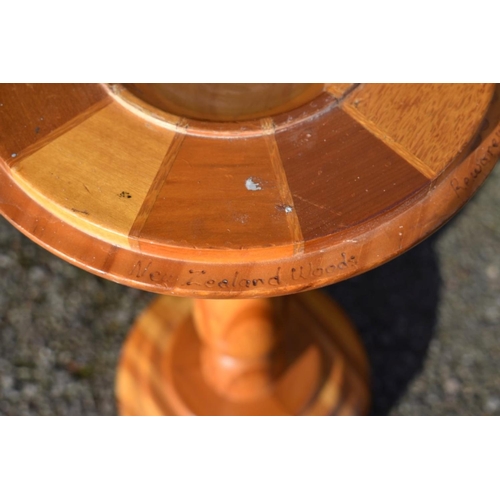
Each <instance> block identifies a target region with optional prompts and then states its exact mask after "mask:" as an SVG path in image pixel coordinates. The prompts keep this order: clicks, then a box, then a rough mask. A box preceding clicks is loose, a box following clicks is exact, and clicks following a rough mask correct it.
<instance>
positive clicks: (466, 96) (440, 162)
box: [342, 84, 495, 179]
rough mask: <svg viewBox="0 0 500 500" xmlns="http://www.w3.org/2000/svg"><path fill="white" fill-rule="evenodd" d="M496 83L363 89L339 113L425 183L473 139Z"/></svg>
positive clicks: (353, 95)
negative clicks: (394, 154) (381, 143)
mask: <svg viewBox="0 0 500 500" xmlns="http://www.w3.org/2000/svg"><path fill="white" fill-rule="evenodd" d="M494 91H495V85H494V84H402V85H401V84H400V85H395V84H364V85H361V86H359V87H358V88H357V89H355V90H354V91H353V92H352V93H351V94H350V95H349V96H348V97H347V98H346V99H345V101H344V102H343V104H342V108H343V109H344V110H345V111H346V112H347V113H349V114H350V115H351V116H352V117H353V118H355V119H356V120H357V121H358V122H359V123H361V124H362V125H363V126H364V127H366V128H367V129H368V130H370V131H371V132H372V133H373V134H374V135H375V136H376V137H378V138H379V139H380V140H382V141H384V142H385V143H386V144H387V145H388V146H389V147H391V148H392V149H394V151H396V152H397V153H398V154H400V155H401V156H402V157H403V158H405V159H406V160H407V161H408V162H409V163H411V164H412V165H413V166H414V167H415V168H417V169H418V170H419V171H420V172H421V173H422V174H424V175H425V176H426V177H428V178H429V179H434V178H435V177H436V176H438V175H439V174H440V173H441V172H442V171H443V170H444V169H445V168H446V167H447V166H448V165H449V164H450V163H451V162H452V161H453V159H454V158H455V157H456V156H458V155H459V154H460V153H461V152H462V151H463V150H464V149H465V148H466V147H467V145H468V144H469V143H470V142H471V141H472V140H473V139H474V137H475V134H476V132H477V131H478V129H479V127H480V125H481V122H482V120H483V118H484V116H485V113H486V111H487V109H488V107H489V105H490V102H491V99H492V97H493V93H494Z"/></svg>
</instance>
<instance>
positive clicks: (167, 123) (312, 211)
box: [0, 84, 500, 415]
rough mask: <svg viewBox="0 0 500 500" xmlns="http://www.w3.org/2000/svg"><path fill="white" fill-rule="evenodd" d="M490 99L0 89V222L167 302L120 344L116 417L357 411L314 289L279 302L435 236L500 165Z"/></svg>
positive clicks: (362, 383)
mask: <svg viewBox="0 0 500 500" xmlns="http://www.w3.org/2000/svg"><path fill="white" fill-rule="evenodd" d="M499 96H500V89H499V86H498V85H494V84H452V85H445V84H425V85H424V84H418V85H401V84H373V85H372V84H361V85H356V84H326V85H323V84H237V85H236V84H196V85H192V84H151V85H149V84H148V85H145V84H126V85H119V84H106V85H104V84H102V85H101V84H95V85H93V84H92V85H90V84H85V85H83V84H71V85H57V84H49V85H45V84H44V85H24V84H22V85H21V84H15V85H0V137H1V138H2V139H1V141H0V211H1V213H2V214H3V215H4V216H5V217H6V218H7V219H9V220H10V221H11V222H12V223H13V224H14V225H15V226H16V227H18V228H19V229H20V230H21V231H22V232H24V233H25V234H27V235H28V236H29V237H30V238H32V239H33V240H34V241H36V242H37V243H39V244H40V245H42V246H44V247H45V248H47V249H49V250H51V251H52V252H54V253H55V254H57V255H59V256H60V257H62V258H64V259H66V260H68V261H69V262H71V263H73V264H75V265H78V266H80V267H82V268H84V269H86V270H88V271H90V272H93V273H96V274H98V275H100V276H103V277H106V278H109V279H112V280H114V281H117V282H120V283H123V284H126V285H129V286H134V287H137V288H141V289H144V290H149V291H153V292H156V293H159V294H162V295H164V296H163V297H160V298H158V299H157V300H156V301H155V302H154V303H153V304H152V305H151V306H150V307H149V308H148V309H147V310H146V311H145V312H144V313H143V314H142V315H141V316H140V317H139V318H138V320H137V322H136V324H135V325H134V327H133V328H132V332H131V334H130V336H129V338H128V340H127V342H126V344H125V347H124V350H123V353H122V358H121V361H120V365H119V370H118V378H117V396H118V402H119V408H120V411H121V413H122V414H134V415H161V414H167V415H174V414H181V415H188V414H202V415H249V414H250V415H297V414H302V415H326V414H353V415H357V414H364V413H366V412H367V411H368V405H369V391H368V387H369V381H368V364H367V360H366V356H365V354H364V351H363V348H362V346H361V345H360V343H359V341H358V339H357V336H356V333H355V332H354V329H353V327H352V325H351V324H350V322H349V320H348V319H347V318H346V317H345V316H344V315H343V313H342V312H341V311H340V310H339V308H338V306H336V305H335V304H333V303H332V302H331V301H330V300H329V299H327V298H326V297H325V296H323V295H321V294H320V293H319V292H317V291H307V292H305V293H300V294H297V295H293V296H290V294H293V293H297V292H304V291H306V290H311V289H314V288H318V287H321V286H324V285H328V284H332V283H335V282H338V281H340V280H343V279H347V278H349V277H351V276H354V275H356V274H359V273H362V272H365V271H367V270H369V269H371V268H373V267H375V266H377V265H380V264H382V263H384V262H386V261H387V260H389V259H392V258H394V257H396V256H397V255H399V254H401V253H402V252H404V251H405V250H407V249H408V248H410V247H412V246H413V245H415V244H417V243H418V242H419V241H421V240H422V239H423V238H425V237H426V236H428V235H429V234H431V233H432V232H433V231H434V230H436V229H437V228H438V227H440V226H441V225H442V224H444V223H445V222H446V221H447V220H448V219H449V218H450V217H451V216H452V215H453V214H454V213H455V212H456V211H457V210H458V209H459V208H460V207H461V206H463V204H464V203H465V202H466V201H467V200H468V199H469V198H470V197H471V196H472V194H473V193H474V192H475V191H476V189H477V188H478V187H479V186H480V184H481V183H482V182H483V181H484V179H485V178H486V176H487V175H488V173H489V172H490V171H491V169H492V168H493V166H494V164H495V162H496V160H497V158H498V157H499V155H500V145H499V144H500V99H499ZM279 296H284V297H279ZM272 297H275V298H272ZM214 299H219V300H214ZM220 299H231V300H220Z"/></svg>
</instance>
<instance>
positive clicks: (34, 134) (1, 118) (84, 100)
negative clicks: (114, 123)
mask: <svg viewBox="0 0 500 500" xmlns="http://www.w3.org/2000/svg"><path fill="white" fill-rule="evenodd" d="M107 102H109V96H108V95H107V93H106V92H105V90H104V89H103V88H102V87H100V86H99V85H88V84H36V85H35V84H3V85H0V156H1V158H2V159H4V160H6V161H13V160H14V159H15V158H17V157H19V156H20V155H21V154H22V153H23V151H24V150H25V149H26V148H27V147H29V146H32V145H34V144H35V143H39V142H40V141H44V140H46V138H47V136H48V135H49V134H51V133H54V131H56V130H57V129H60V131H61V132H64V131H65V128H64V125H66V124H67V123H68V122H69V121H70V120H73V119H75V118H78V117H80V116H82V115H83V116H82V119H84V117H85V116H86V115H87V113H88V112H89V108H90V110H91V111H93V110H94V109H96V108H97V109H98V108H99V107H102V106H103V105H105V104H106V103H107Z"/></svg>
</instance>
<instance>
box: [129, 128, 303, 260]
mask: <svg viewBox="0 0 500 500" xmlns="http://www.w3.org/2000/svg"><path fill="white" fill-rule="evenodd" d="M273 140H274V137H272V136H271V137H268V136H265V135H262V136H260V137H253V138H247V139H219V140H213V139H209V138H204V137H196V136H190V135H189V134H188V135H186V137H185V138H184V140H183V142H182V145H181V146H180V149H179V152H178V154H177V157H176V158H175V159H174V161H173V165H172V167H171V169H170V172H169V174H168V176H167V177H166V179H165V182H164V184H163V186H162V188H161V189H160V191H159V193H158V194H157V195H156V201H155V203H154V204H153V206H152V208H151V211H150V213H149V215H148V217H147V220H146V221H145V223H144V225H143V226H142V230H141V231H140V234H138V235H137V237H138V238H139V240H140V242H141V247H142V248H147V243H146V242H151V243H155V242H156V244H159V245H161V244H165V245H173V246H183V247H188V248H192V249H228V250H238V249H248V248H261V247H275V248H276V249H275V255H276V256H289V255H292V253H293V243H294V240H293V234H294V233H293V227H295V226H296V225H297V222H296V215H295V209H294V207H293V206H290V205H288V204H286V203H287V201H286V200H288V199H289V197H288V196H287V195H286V194H285V195H284V194H282V192H281V188H282V187H283V186H282V185H279V183H278V182H279V181H280V180H281V177H279V171H280V170H281V168H282V166H281V164H280V159H279V155H278V154H275V155H274V156H271V151H270V148H271V147H272V141H273ZM285 192H287V188H286V187H285ZM144 245H146V246H144ZM280 247H284V248H280Z"/></svg>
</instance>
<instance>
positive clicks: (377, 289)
mask: <svg viewBox="0 0 500 500" xmlns="http://www.w3.org/2000/svg"><path fill="white" fill-rule="evenodd" d="M441 231H442V230H441ZM441 231H439V232H437V233H435V234H434V235H433V236H431V237H430V238H428V239H427V240H425V241H423V242H422V243H420V244H419V245H418V246H416V247H415V248H413V249H412V250H410V251H408V252H406V253H405V254H403V255H401V256H399V257H398V258H396V259H395V260H392V261H391V262H388V263H387V264H384V265H383V266H381V267H378V268H376V269H374V270H372V271H370V272H368V273H365V274H363V275H361V276H357V277H355V278H352V279H350V280H347V281H344V282H342V283H337V284H336V285H332V286H330V287H326V288H324V289H323V291H324V292H326V293H327V294H328V295H329V296H331V297H332V298H334V299H335V300H336V301H337V302H338V303H339V304H340V305H341V306H342V307H343V308H344V309H345V310H346V312H347V313H348V315H349V316H350V318H351V320H352V321H353V322H354V324H355V325H356V327H357V328H358V331H359V334H360V336H361V338H362V340H363V343H364V345H365V348H366V350H367V353H368V357H369V360H370V366H371V370H372V372H371V373H372V397H373V400H372V415H387V414H388V413H389V412H390V411H391V408H392V407H393V406H394V405H395V404H396V402H397V401H398V399H399V398H400V397H401V396H402V395H403V394H404V392H405V391H406V388H407V386H408V384H409V383H410V382H411V380H412V379H413V378H414V377H415V376H416V375H417V374H418V373H419V372H420V371H421V369H422V367H423V363H424V360H425V357H426V353H427V349H428V347H429V343H430V341H431V339H432V337H433V335H434V332H435V326H436V321H437V311H438V305H439V291H440V287H441V278H440V273H439V264H438V257H437V254H436V252H435V251H434V245H435V243H436V240H437V239H438V238H439V235H440V233H441Z"/></svg>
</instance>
